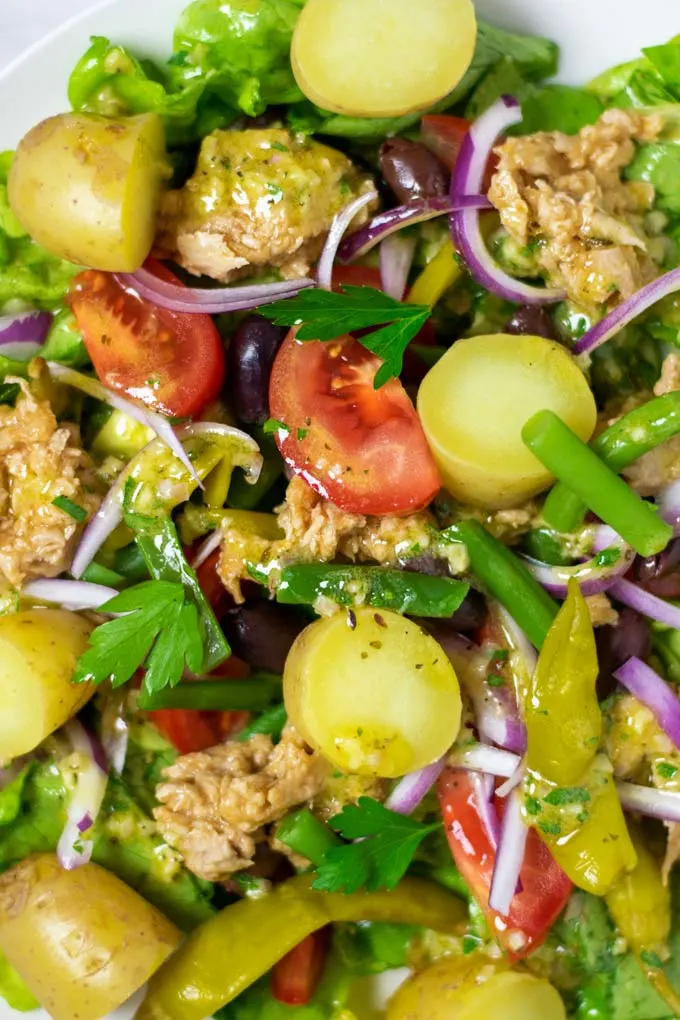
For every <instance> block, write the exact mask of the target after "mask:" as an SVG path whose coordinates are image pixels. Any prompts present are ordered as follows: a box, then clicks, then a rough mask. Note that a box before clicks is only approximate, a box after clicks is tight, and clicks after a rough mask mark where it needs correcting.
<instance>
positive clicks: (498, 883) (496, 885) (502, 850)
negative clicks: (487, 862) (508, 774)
mask: <svg viewBox="0 0 680 1020" xmlns="http://www.w3.org/2000/svg"><path fill="white" fill-rule="evenodd" d="M528 834H529V830H528V829H527V827H526V825H525V824H524V819H523V818H522V798H521V795H520V793H519V792H518V791H517V790H513V792H512V793H511V794H510V797H509V798H508V803H507V806H506V809H505V814H504V815H503V821H502V822H501V834H500V839H499V841H498V853H497V854H496V865H495V867H494V870H493V878H492V880H491V894H490V896H489V906H490V907H491V909H492V910H495V911H496V912H497V913H499V914H500V915H501V917H507V916H508V911H509V910H510V904H511V903H512V900H513V897H514V895H515V891H516V889H517V883H518V882H519V873H520V871H521V870H522V863H523V861H524V851H525V848H526V842H527V836H528Z"/></svg>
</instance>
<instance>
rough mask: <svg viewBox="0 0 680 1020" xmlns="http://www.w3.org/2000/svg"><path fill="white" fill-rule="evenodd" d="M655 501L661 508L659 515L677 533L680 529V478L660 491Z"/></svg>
mask: <svg viewBox="0 0 680 1020" xmlns="http://www.w3.org/2000/svg"><path fill="white" fill-rule="evenodd" d="M654 502H655V503H656V505H657V507H658V508H659V516H660V517H662V518H663V519H664V521H665V522H666V524H670V526H671V527H672V528H673V530H674V531H675V532H676V533H677V532H679V531H680V478H678V479H676V480H675V481H674V482H671V483H670V485H667V486H666V487H665V488H663V489H662V490H661V492H659V493H658V495H657V496H656V497H655V499H654Z"/></svg>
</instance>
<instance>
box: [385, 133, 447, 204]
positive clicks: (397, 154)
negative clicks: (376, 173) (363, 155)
mask: <svg viewBox="0 0 680 1020" xmlns="http://www.w3.org/2000/svg"><path fill="white" fill-rule="evenodd" d="M380 169H381V171H382V175H383V177H384V179H385V181H386V182H387V184H388V185H389V186H390V188H391V189H392V191H393V192H394V194H395V195H396V197H397V198H398V199H399V201H400V202H410V201H411V199H414V198H437V197H438V196H439V195H446V194H447V192H448V189H449V177H450V175H449V171H448V170H447V169H446V167H445V166H444V164H443V163H440V162H439V160H438V159H437V157H436V156H435V155H434V153H432V152H430V150H429V149H427V148H426V147H425V146H424V145H423V144H422V143H421V142H410V141H409V140H408V139H407V138H388V139H387V141H386V142H384V143H383V146H382V148H381V149H380Z"/></svg>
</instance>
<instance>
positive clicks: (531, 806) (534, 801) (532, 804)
mask: <svg viewBox="0 0 680 1020" xmlns="http://www.w3.org/2000/svg"><path fill="white" fill-rule="evenodd" d="M524 805H525V807H526V810H527V814H528V815H532V816H533V817H535V816H536V815H540V813H541V811H542V810H543V808H542V807H541V802H540V800H539V799H538V798H537V797H531V796H527V797H526V798H525V801H524Z"/></svg>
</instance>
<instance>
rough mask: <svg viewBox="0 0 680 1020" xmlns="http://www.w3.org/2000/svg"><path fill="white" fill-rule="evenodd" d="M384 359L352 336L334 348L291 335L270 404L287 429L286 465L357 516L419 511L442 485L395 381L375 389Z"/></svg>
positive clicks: (279, 359) (280, 436)
mask: <svg viewBox="0 0 680 1020" xmlns="http://www.w3.org/2000/svg"><path fill="white" fill-rule="evenodd" d="M380 364H381V362H380V360H379V359H378V358H376V357H375V356H374V355H373V354H371V353H370V352H369V351H367V350H366V348H365V347H363V346H362V345H361V344H360V343H359V342H358V341H357V340H355V339H354V338H353V337H351V336H343V337H339V338H338V339H337V340H333V341H331V342H329V343H321V342H320V341H318V340H311V341H307V342H304V343H302V342H300V341H299V340H296V339H295V333H294V331H291V333H289V334H288V336H287V337H286V339H285V340H284V342H283V344H282V346H281V348H280V350H279V353H278V354H277V356H276V360H275V362H274V367H273V370H272V376H271V383H270V390H269V406H270V413H271V415H272V417H273V418H276V419H278V420H279V421H281V422H284V423H285V424H286V425H287V426H288V429H289V431H288V432H285V433H284V432H283V430H281V431H279V432H278V433H277V435H276V442H277V445H278V447H279V450H280V451H281V455H282V456H283V458H284V460H285V461H286V463H287V464H288V465H289V467H291V468H292V469H293V471H295V473H296V474H299V475H301V476H302V477H303V478H304V479H305V481H306V482H307V483H308V484H309V485H310V486H311V488H312V489H314V491H315V492H318V493H319V494H320V495H321V496H323V497H324V498H325V499H329V500H331V501H332V502H333V503H335V504H336V505H337V506H339V507H340V508H341V509H343V510H347V511H348V512H350V513H357V514H407V513H411V512H413V511H415V510H421V509H422V508H423V507H425V506H427V505H428V503H430V502H431V500H432V499H433V498H434V496H435V495H436V493H437V492H438V491H439V489H440V487H441V480H440V477H439V471H438V469H437V466H436V464H435V462H434V458H433V456H432V454H431V453H430V449H429V447H428V445H427V441H426V439H425V434H424V432H423V430H422V427H421V424H420V421H419V419H418V415H417V413H416V410H415V408H414V407H413V404H412V403H411V401H410V400H409V397H408V395H407V394H406V391H405V390H404V387H403V386H402V385H401V383H400V382H399V381H398V380H397V379H390V380H389V382H387V383H386V384H385V385H384V386H381V387H380V389H378V390H376V389H374V388H373V380H374V378H375V374H376V372H377V371H378V368H379V367H380Z"/></svg>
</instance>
